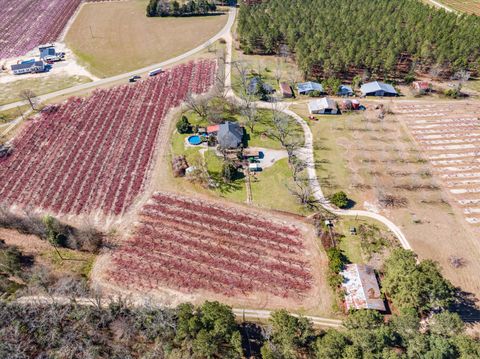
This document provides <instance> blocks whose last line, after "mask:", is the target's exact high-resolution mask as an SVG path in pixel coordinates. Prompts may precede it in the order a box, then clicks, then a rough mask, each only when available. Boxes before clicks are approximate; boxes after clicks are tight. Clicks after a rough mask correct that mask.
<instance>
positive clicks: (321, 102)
mask: <svg viewBox="0 0 480 359" xmlns="http://www.w3.org/2000/svg"><path fill="white" fill-rule="evenodd" d="M308 108H309V109H310V111H312V112H313V111H319V110H324V109H332V110H333V109H336V108H337V103H336V102H335V101H334V100H332V99H331V98H328V97H322V98H320V99H316V100H313V101H310V102H309V103H308Z"/></svg>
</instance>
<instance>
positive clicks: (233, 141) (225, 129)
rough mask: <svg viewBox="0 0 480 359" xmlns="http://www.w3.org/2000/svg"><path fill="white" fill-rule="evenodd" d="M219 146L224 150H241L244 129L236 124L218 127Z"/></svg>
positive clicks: (224, 124) (226, 123)
mask: <svg viewBox="0 0 480 359" xmlns="http://www.w3.org/2000/svg"><path fill="white" fill-rule="evenodd" d="M217 141H218V145H219V146H220V147H221V148H224V149H234V148H239V147H240V146H241V145H242V142H243V128H242V127H241V126H240V125H239V124H238V123H236V122H229V121H227V122H225V123H222V124H221V125H219V126H218V134H217Z"/></svg>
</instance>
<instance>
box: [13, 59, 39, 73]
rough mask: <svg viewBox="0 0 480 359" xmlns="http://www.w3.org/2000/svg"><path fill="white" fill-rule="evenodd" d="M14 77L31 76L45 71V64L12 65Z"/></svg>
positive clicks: (31, 62) (35, 62)
mask: <svg viewBox="0 0 480 359" xmlns="http://www.w3.org/2000/svg"><path fill="white" fill-rule="evenodd" d="M12 71H13V74H14V75H22V74H30V73H34V72H43V71H45V63H44V62H43V61H28V62H22V63H20V64H15V65H12Z"/></svg>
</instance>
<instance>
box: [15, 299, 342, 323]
mask: <svg viewBox="0 0 480 359" xmlns="http://www.w3.org/2000/svg"><path fill="white" fill-rule="evenodd" d="M73 300H74V302H75V303H77V304H79V305H86V306H98V305H100V306H102V307H105V306H108V305H109V304H110V302H112V301H113V300H114V299H113V298H102V299H101V300H100V301H98V300H97V299H95V298H86V297H79V298H75V299H72V298H68V297H63V296H55V297H48V296H26V297H20V298H18V299H17V300H16V301H17V302H18V303H22V304H32V305H41V304H52V303H57V304H69V303H71V302H72V301H73ZM131 304H132V305H133V306H138V307H141V306H146V305H152V303H151V302H150V301H149V300H145V301H131ZM152 306H154V307H155V305H152ZM159 307H160V306H159ZM232 311H233V313H234V314H235V315H236V316H237V317H239V318H241V319H242V320H243V319H245V320H253V321H258V320H267V319H269V318H270V315H271V314H272V311H270V310H258V309H242V308H233V309H232ZM290 314H292V315H293V316H296V317H299V315H298V314H295V313H290ZM304 317H305V318H307V319H309V320H310V321H311V322H312V323H313V324H314V325H316V326H319V327H329V328H339V327H341V326H342V321H341V320H338V319H330V318H323V317H316V316H304Z"/></svg>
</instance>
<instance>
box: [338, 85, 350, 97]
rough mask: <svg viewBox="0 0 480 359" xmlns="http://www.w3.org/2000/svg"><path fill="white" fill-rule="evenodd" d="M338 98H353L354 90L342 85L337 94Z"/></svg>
mask: <svg viewBox="0 0 480 359" xmlns="http://www.w3.org/2000/svg"><path fill="white" fill-rule="evenodd" d="M337 95H338V96H353V90H352V88H351V87H350V86H347V85H340V87H339V88H338V92H337Z"/></svg>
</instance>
